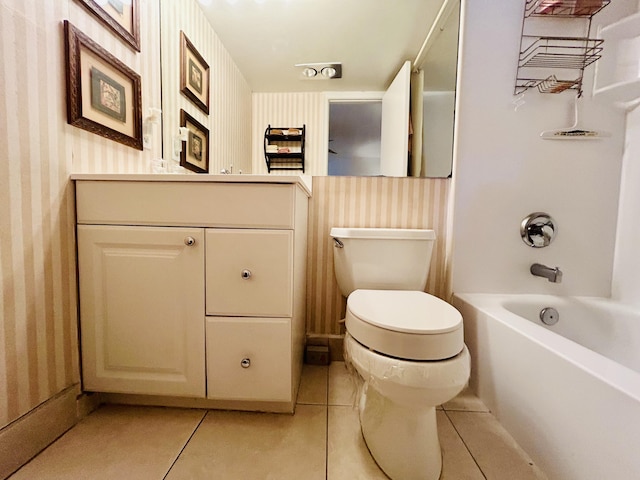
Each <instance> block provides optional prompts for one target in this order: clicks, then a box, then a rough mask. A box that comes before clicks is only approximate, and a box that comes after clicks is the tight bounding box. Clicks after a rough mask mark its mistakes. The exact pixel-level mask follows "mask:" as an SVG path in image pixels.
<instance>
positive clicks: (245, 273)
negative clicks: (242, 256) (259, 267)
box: [241, 268, 251, 280]
mask: <svg viewBox="0 0 640 480" xmlns="http://www.w3.org/2000/svg"><path fill="white" fill-rule="evenodd" d="M241 275H242V278H244V279H245V280H249V279H250V278H251V270H248V269H246V268H245V269H244V270H242V273H241Z"/></svg>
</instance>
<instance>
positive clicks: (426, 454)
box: [360, 385, 442, 480]
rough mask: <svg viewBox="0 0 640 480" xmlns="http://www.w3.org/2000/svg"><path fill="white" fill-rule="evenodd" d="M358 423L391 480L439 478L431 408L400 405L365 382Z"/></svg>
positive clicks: (374, 454)
mask: <svg viewBox="0 0 640 480" xmlns="http://www.w3.org/2000/svg"><path fill="white" fill-rule="evenodd" d="M360 426H361V428H362V436H363V438H364V440H365V443H366V444H367V447H368V448H369V451H370V452H371V456H372V457H373V458H374V460H375V461H376V463H377V464H378V466H379V467H380V468H381V469H382V470H383V471H384V472H385V473H386V474H387V475H388V476H389V478H391V479H392V480H438V478H440V472H441V471H442V452H441V450H440V441H439V440H438V429H437V424H436V410H435V407H424V408H407V407H406V406H400V405H397V404H395V403H394V402H392V401H390V400H389V399H388V398H386V397H384V396H382V395H380V394H379V393H378V392H377V391H376V390H375V388H373V387H372V386H371V385H366V386H365V388H363V391H362V394H361V397H360Z"/></svg>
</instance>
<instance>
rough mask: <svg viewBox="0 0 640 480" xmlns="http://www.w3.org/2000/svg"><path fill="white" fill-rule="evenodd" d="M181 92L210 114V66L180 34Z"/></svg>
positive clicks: (184, 36) (182, 33)
mask: <svg viewBox="0 0 640 480" xmlns="http://www.w3.org/2000/svg"><path fill="white" fill-rule="evenodd" d="M180 92H182V94H183V95H184V96H185V97H187V98H188V99H189V100H191V101H192V102H193V103H195V104H196V106H197V107H198V108H199V109H200V110H202V111H203V112H204V113H206V114H207V115H208V114H209V65H208V64H207V62H205V61H204V58H202V55H200V54H199V53H198V51H197V50H196V48H195V47H194V46H193V43H191V41H190V40H189V39H188V38H187V36H186V35H185V34H184V32H183V31H181V32H180Z"/></svg>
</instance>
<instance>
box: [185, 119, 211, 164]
mask: <svg viewBox="0 0 640 480" xmlns="http://www.w3.org/2000/svg"><path fill="white" fill-rule="evenodd" d="M180 126H181V127H186V128H188V129H189V133H188V137H187V140H186V141H183V142H182V152H180V166H181V167H184V168H186V169H188V170H191V171H192V172H196V173H208V172H209V130H208V129H207V128H205V126H204V125H202V124H201V123H200V122H198V121H197V120H196V119H195V118H193V117H192V116H191V115H189V114H188V113H187V112H185V111H184V110H182V109H180Z"/></svg>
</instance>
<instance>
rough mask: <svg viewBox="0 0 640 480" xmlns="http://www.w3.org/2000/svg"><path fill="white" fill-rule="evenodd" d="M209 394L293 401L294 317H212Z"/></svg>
mask: <svg viewBox="0 0 640 480" xmlns="http://www.w3.org/2000/svg"><path fill="white" fill-rule="evenodd" d="M207 397H208V398H211V399H226V400H261V401H290V400H291V324H290V320H289V319H286V318H235V317H208V318H207Z"/></svg>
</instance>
